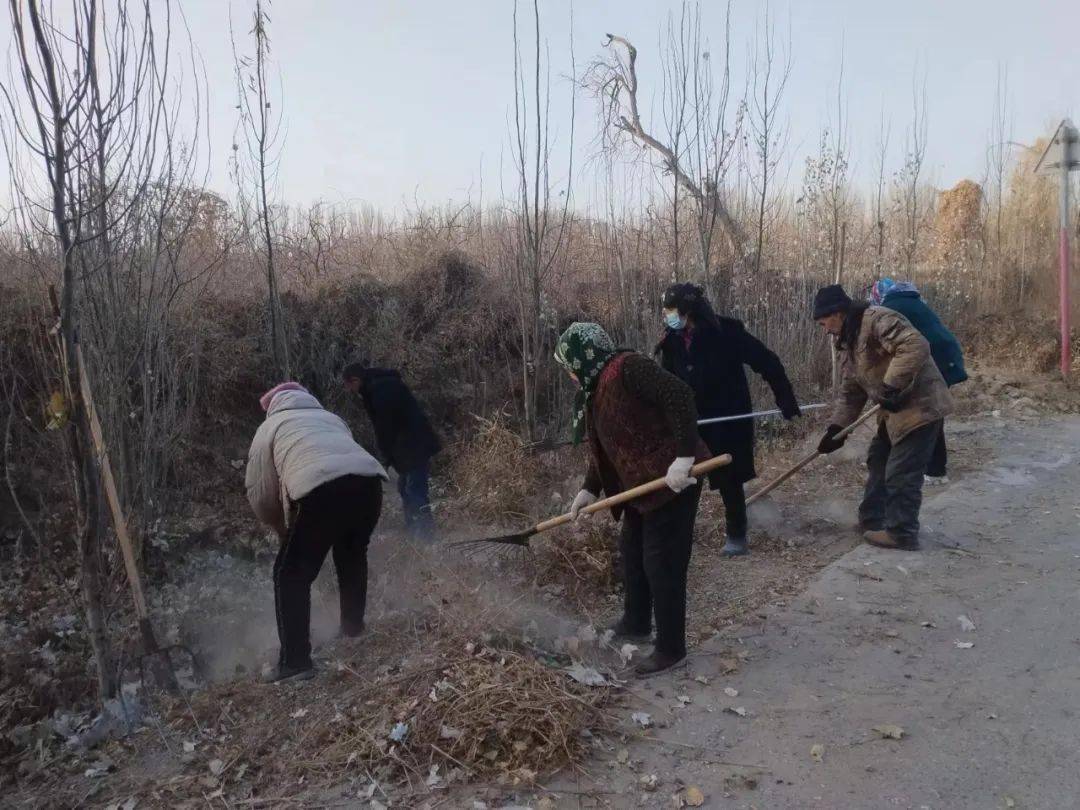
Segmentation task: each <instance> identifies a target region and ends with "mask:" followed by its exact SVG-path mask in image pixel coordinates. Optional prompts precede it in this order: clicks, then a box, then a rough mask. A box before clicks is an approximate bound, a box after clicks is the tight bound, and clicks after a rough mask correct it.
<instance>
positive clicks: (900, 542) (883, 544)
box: [863, 529, 919, 551]
mask: <svg viewBox="0 0 1080 810" xmlns="http://www.w3.org/2000/svg"><path fill="white" fill-rule="evenodd" d="M863 539H864V540H865V541H866V542H867V543H869V544H870V545H872V546H877V547H878V548H891V549H896V550H897V551H918V550H919V541H918V539H911V540H906V539H901V538H899V537H896V536H894V535H892V534H890V533H889V532H888V531H886V530H884V529H881V530H879V531H873V532H863Z"/></svg>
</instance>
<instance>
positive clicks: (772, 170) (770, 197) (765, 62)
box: [747, 5, 792, 274]
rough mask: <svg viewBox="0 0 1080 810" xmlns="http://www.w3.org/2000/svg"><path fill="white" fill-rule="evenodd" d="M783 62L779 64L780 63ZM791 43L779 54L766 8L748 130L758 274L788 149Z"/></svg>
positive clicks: (753, 66) (754, 59) (753, 61)
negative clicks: (785, 114)
mask: <svg viewBox="0 0 1080 810" xmlns="http://www.w3.org/2000/svg"><path fill="white" fill-rule="evenodd" d="M778 58H780V59H782V61H781V62H779V63H778V62H777V59H778ZM791 68H792V59H791V43H790V39H789V42H788V46H787V48H786V49H784V51H783V53H778V49H777V44H776V27H775V25H774V23H773V21H772V18H771V17H770V12H769V7H768V5H766V6H765V11H764V21H763V25H762V26H761V27H760V28H759V29H758V31H757V35H756V36H755V38H754V44H753V47H752V49H751V55H750V68H749V73H750V100H749V104H748V115H747V118H748V130H749V135H750V142H751V144H750V145H751V151H752V156H751V171H750V172H749V180H750V185H751V188H752V189H753V193H754V200H755V209H756V210H755V211H754V220H755V222H754V231H755V245H756V247H755V250H754V272H755V274H757V273H758V272H760V271H761V264H762V261H763V253H764V250H765V240H766V236H767V232H768V230H769V226H770V221H771V219H772V218H773V214H774V208H775V205H776V202H775V199H774V198H775V197H776V194H775V189H774V183H775V179H776V172H777V169H778V167H779V164H780V161H781V159H782V157H783V152H784V149H785V146H786V140H787V129H786V127H785V126H784V123H783V121H782V120H781V117H780V113H781V108H782V105H783V102H784V91H785V90H786V89H787V82H788V78H789V77H790V76H791Z"/></svg>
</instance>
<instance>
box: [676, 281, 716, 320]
mask: <svg viewBox="0 0 1080 810" xmlns="http://www.w3.org/2000/svg"><path fill="white" fill-rule="evenodd" d="M664 306H665V307H667V308H668V309H677V310H679V314H680V315H683V316H685V315H689V316H691V317H692V318H693V319H694V323H695V325H697V326H699V327H704V328H711V329H715V330H716V331H718V332H719V331H720V318H719V317H718V316H717V314H716V312H715V311H714V310H713V308H712V305H711V304H710V303H709V299H708V298H706V297H705V291H704V290H703V289H701V287H698V286H697V285H696V284H689V283H681V284H672V285H671V286H670V287H668V288H667V290H665V291H664Z"/></svg>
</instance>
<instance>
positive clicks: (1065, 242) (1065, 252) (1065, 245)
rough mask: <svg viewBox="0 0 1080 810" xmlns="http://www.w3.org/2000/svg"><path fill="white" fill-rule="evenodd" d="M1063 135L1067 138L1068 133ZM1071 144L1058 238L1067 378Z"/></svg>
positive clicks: (1063, 165) (1066, 151) (1065, 373)
mask: <svg viewBox="0 0 1080 810" xmlns="http://www.w3.org/2000/svg"><path fill="white" fill-rule="evenodd" d="M1063 137H1064V138H1067V137H1068V135H1067V133H1066V134H1065V135H1063ZM1069 146H1070V144H1069V143H1068V142H1067V140H1066V143H1065V144H1064V149H1063V156H1062V161H1061V203H1060V205H1059V208H1060V210H1061V234H1060V236H1059V239H1058V243H1059V250H1060V256H1059V260H1060V265H1061V289H1060V295H1059V297H1060V299H1061V376H1062V377H1066V378H1067V377H1068V376H1069V371H1070V369H1071V368H1072V346H1071V345H1070V344H1071V342H1072V341H1071V337H1070V336H1071V332H1070V330H1069V315H1070V314H1071V313H1070V304H1069V292H1070V290H1069V286H1070V284H1069V159H1068V158H1069V154H1070V149H1069Z"/></svg>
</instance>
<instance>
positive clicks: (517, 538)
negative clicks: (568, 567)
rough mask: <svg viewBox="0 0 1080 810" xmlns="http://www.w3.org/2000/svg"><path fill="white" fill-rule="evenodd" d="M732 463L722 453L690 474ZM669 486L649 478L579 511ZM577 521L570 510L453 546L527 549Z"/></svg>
mask: <svg viewBox="0 0 1080 810" xmlns="http://www.w3.org/2000/svg"><path fill="white" fill-rule="evenodd" d="M730 463H731V456H730V455H728V454H726V453H725V454H724V455H721V456H714V457H713V458H710V459H708V460H707V461H702V462H701V463H700V464H695V465H694V466H693V467H691V468H690V475H692V476H694V477H699V476H702V475H706V474H707V473H710V472H712V471H713V470H716V469H719V468H720V467H723V466H724V465H725V464H730ZM666 487H667V481H665V480H664V479H663V478H657V479H656V480H655V481H649V482H648V483H645V484H641V485H639V486H636V487H634V488H632V489H628V490H626V491H625V492H620V493H619V494H617V495H612V496H611V497H610V498H604V499H602V500H599V501H597V502H596V503H594V504H591V505H589V506H586V507H585V508H584V509H582V510H581V512H580V514H583V515H591V514H593V513H594V512H600V511H603V510H604V509H610V508H612V507H613V506H619V505H620V504H624V503H626V502H627V501H632V500H634V499H636V498H640V497H642V496H643V495H650V494H652V493H653V492H659V491H661V490H663V489H665V488H666ZM573 520H574V516H573V515H572V514H570V513H569V512H567V513H566V514H565V515H559V516H558V517H553V518H549V519H548V520H545V521H543V522H541V523H537V524H536V525H535V526H533V527H532V528H531V529H526V530H525V531H523V532H517V533H515V534H505V535H503V536H502V537H485V538H480V539H475V540H458V541H457V542H455V543H451V544H450V545H451V546H452V547H453V548H457V549H459V550H461V551H465V552H466V553H472V552H480V551H483V550H486V549H490V548H492V547H496V546H511V547H518V548H528V547H529V538H530V537H532V536H533V535H537V534H540V533H541V532H546V531H549V530H550V529H556V528H558V527H559V526H565V525H566V524H567V523H570V522H572V521H573Z"/></svg>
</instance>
